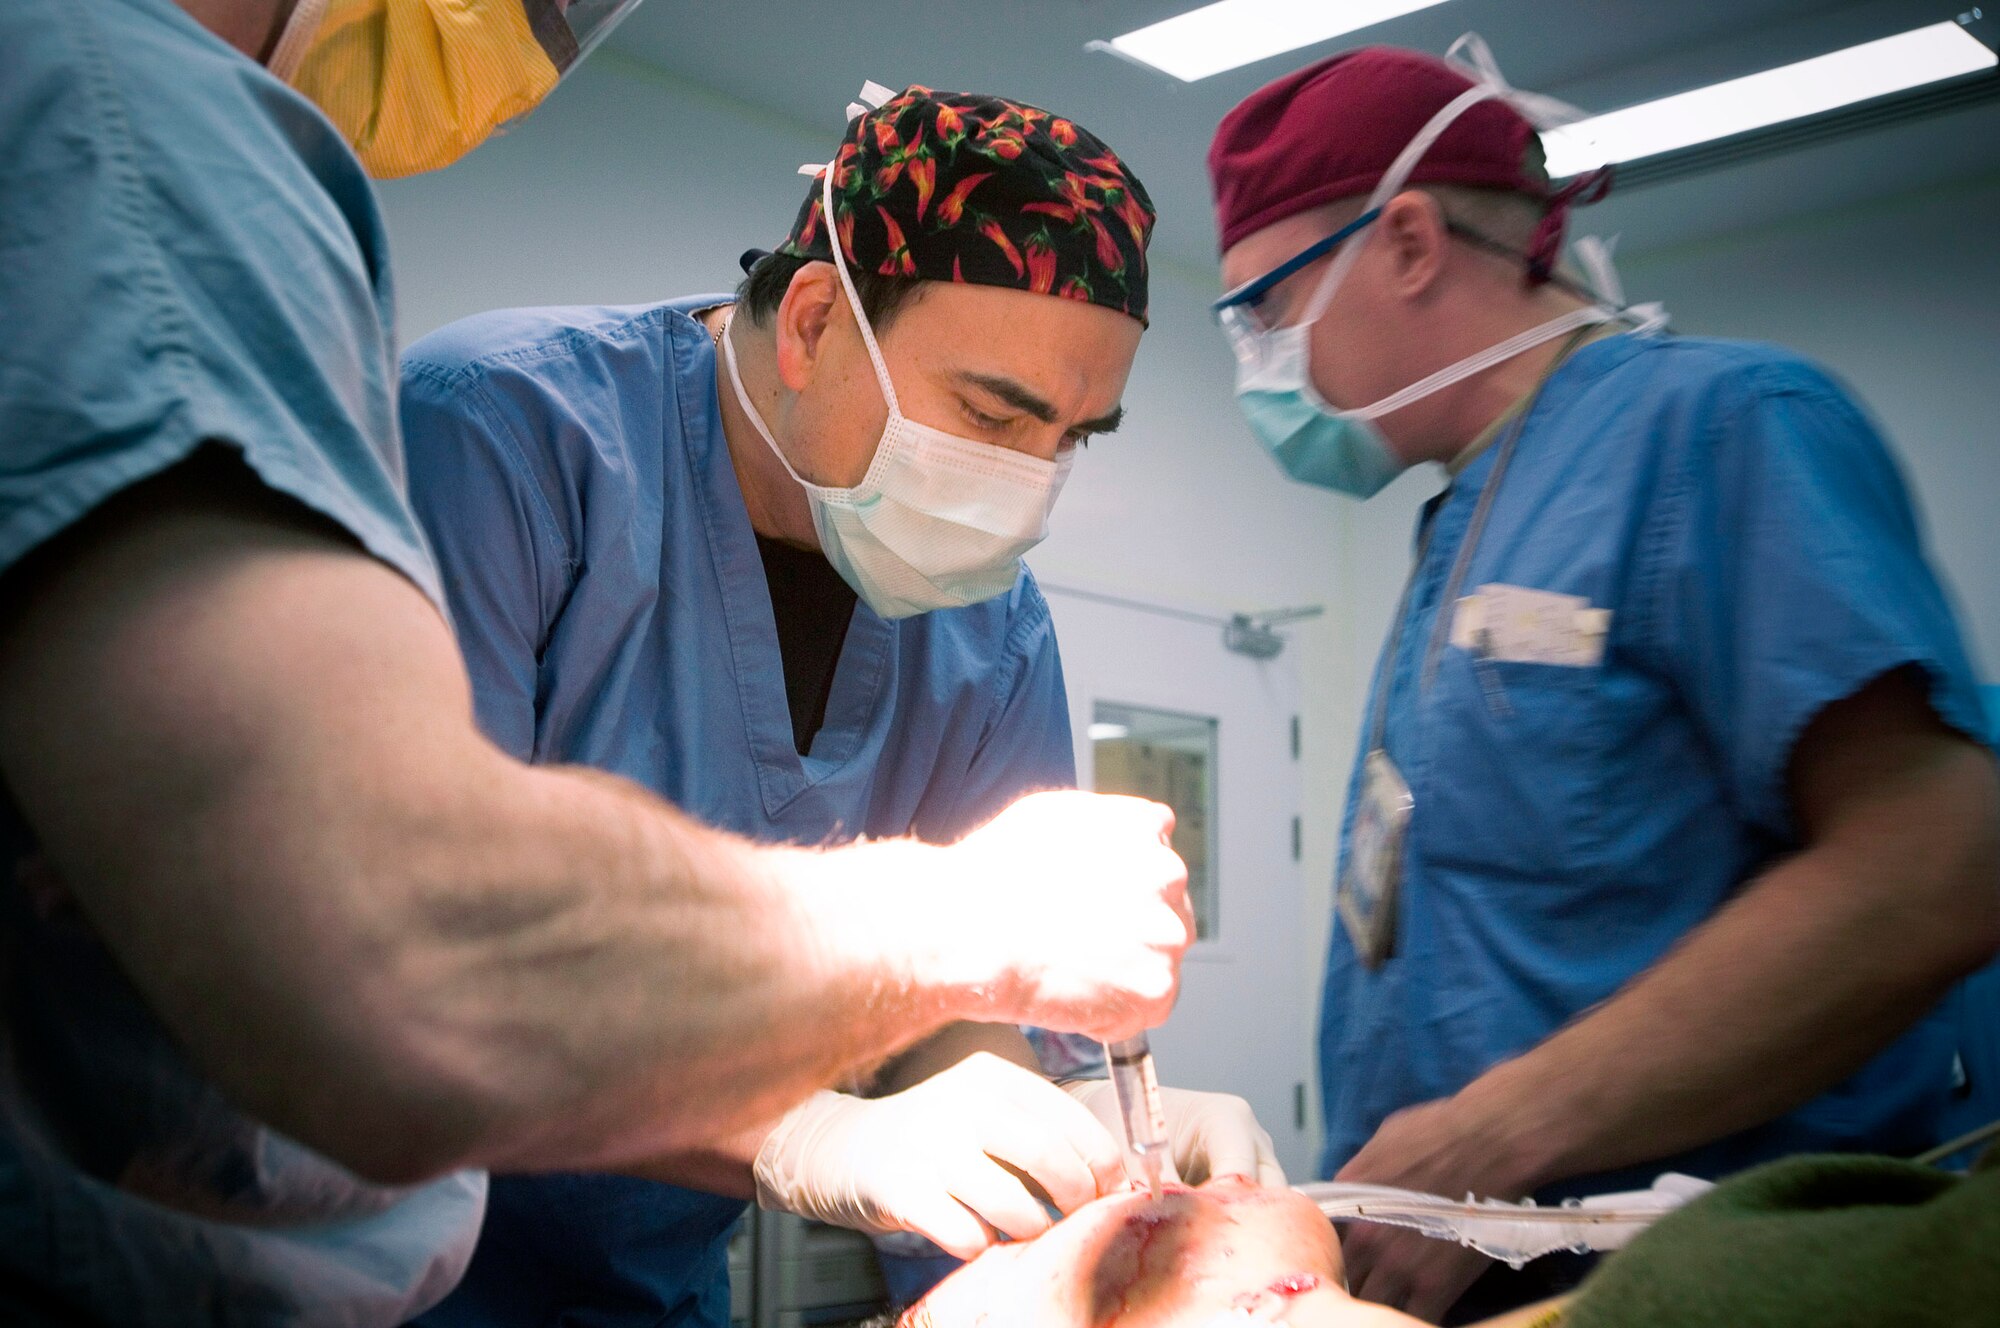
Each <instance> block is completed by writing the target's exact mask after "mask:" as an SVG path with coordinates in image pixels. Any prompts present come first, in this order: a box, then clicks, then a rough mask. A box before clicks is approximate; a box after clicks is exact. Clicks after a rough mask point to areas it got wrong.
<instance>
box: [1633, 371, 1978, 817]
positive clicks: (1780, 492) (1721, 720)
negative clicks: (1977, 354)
mask: <svg viewBox="0 0 2000 1328" xmlns="http://www.w3.org/2000/svg"><path fill="white" fill-rule="evenodd" d="M1731 386H1732V388H1733V389H1735V390H1727V391H1723V392H1719V393H1718V395H1717V400H1716V403H1715V405H1714V407H1713V413H1712V414H1711V416H1710V424H1709V427H1708V429H1707V432H1706V436H1697V437H1695V438H1694V439H1693V440H1692V443H1691V447H1690V450H1689V452H1688V455H1687V457H1686V466H1685V469H1684V471H1683V473H1682V474H1681V475H1680V476H1679V477H1678V478H1677V479H1675V480H1670V482H1669V484H1668V486H1667V488H1666V496H1665V498H1664V500H1663V504H1662V510H1663V511H1664V512H1666V513H1667V515H1668V519H1667V520H1666V521H1665V522H1663V523H1661V524H1660V525H1659V526H1657V527H1656V528H1655V530H1654V531H1653V532H1652V538H1653V540H1654V547H1655V550H1656V551H1657V552H1658V553H1660V554H1661V556H1660V557H1659V558H1658V559H1657V561H1656V562H1655V564H1654V576H1655V579H1656V583H1657V584H1656V586H1655V590H1656V592H1657V594H1658V599H1659V604H1660V606H1661V612H1660V613H1659V617H1658V619H1657V623H1656V628H1657V631H1658V635H1659V641H1660V648H1661V650H1662V651H1663V652H1664V653H1665V654H1666V655H1667V657H1668V658H1669V659H1670V660H1672V661H1673V667H1674V672H1675V676H1676V679H1677V682H1678V683H1679V685H1680V688H1681V690H1682V693H1683V697H1684V700H1685V702H1686V703H1687V704H1688V705H1689V706H1690V707H1691V708H1692V710H1693V711H1694V713H1695V714H1696V716H1697V719H1698V722H1699V725H1700V727H1701V729H1702V731H1703V733H1704V735H1705V736H1706V738H1707V740H1708V742H1709V744H1710V747H1711V750H1713V751H1714V752H1716V753H1717V754H1718V759H1719V760H1720V761H1721V762H1722V763H1723V764H1724V766H1725V769H1726V778H1727V781H1728V784H1729V787H1730V789H1731V792H1732V794H1733V798H1734V801H1735V803H1736V805H1737V807H1738V808H1739V810H1740V811H1741V813H1742V814H1743V815H1744V816H1745V818H1746V819H1747V820H1748V821H1749V822H1750V823H1751V824H1753V825H1755V826H1756V827H1757V828H1758V829H1759V830H1760V831H1762V832H1763V833H1765V834H1767V835H1769V836H1771V837H1773V838H1774V839H1775V840H1778V841H1780V842H1789V841H1793V840H1795V838H1796V833H1795V826H1794V822H1793V815H1792V808H1791V805H1790V798H1789V793H1788V782H1787V781H1788V768H1789V765H1790V762H1791V755H1792V750H1793V748H1794V746H1795V745H1796V743H1797V741H1798V738H1799V735H1800V734H1801V732H1802V731H1803V730H1804V729H1805V727H1806V725H1807V724H1809V723H1810V722H1811V721H1812V719H1813V717H1814V716H1815V715H1817V714H1818V713H1819V712H1820V711H1821V710H1822V709H1824V708H1825V707H1826V706H1828V705H1830V704H1832V703H1833V702H1835V701H1839V700H1842V699H1844V698H1846V697H1848V696H1851V695H1853V694H1854V693H1855V692H1857V691H1859V690H1860V689H1861V688H1862V687H1864V686H1866V685H1867V684H1868V683H1869V682H1871V681H1873V680H1874V679H1876V678H1878V677H1880V676H1882V675H1883V674H1886V673H1889V672H1891V671H1893V670H1895V669H1897V668H1900V667H1903V666H1916V667H1918V668H1921V669H1922V670H1923V672H1924V674H1925V676H1926V677H1927V679H1928V681H1929V685H1930V701H1931V705H1932V706H1933V707H1934V708H1935V710H1936V711H1937V714H1938V716H1939V717H1940V718H1941V719H1942V720H1943V721H1944V722H1945V723H1946V724H1949V725H1950V726H1952V727H1953V728H1956V729H1959V730H1961V731H1962V732H1964V733H1966V734H1967V735H1968V736H1970V737H1972V738H1974V739H1981V738H1982V737H1983V734H1982V717H1981V715H1980V709H1979V700H1978V695H1977V692H1976V689H1975V688H1974V685H1973V674H1972V670H1971V666H1970V664H1969V662H1968V660H1967V657H1966V652H1965V648H1964V645H1963V642H1962V640H1961V638H1960V635H1959V631H1958V626H1957V623H1956V622H1955V621H1954V618H1953V615H1952V609H1951V605H1950V602H1949V600H1948V598H1947V596H1946V593H1945V590H1944V587H1943V586H1942V585H1941V584H1940V583H1939V581H1938V577H1937V574H1936V572H1935V571H1934V570H1933V568H1932V567H1931V565H1930V562H1929V560H1928V558H1927V557H1926V556H1925V552H1924V548H1923V540H1922V535H1921V532H1920V530H1919V527H1918V523H1917V518H1916V514H1915V512H1914V510H1913V509H1912V507H1911V503H1910V499H1909V495H1908V492H1907V489H1906V487H1905V485H1904V482H1903V477H1902V475H1901V473H1900V472H1899V470H1898V469H1897V466H1896V463H1895V461H1894V459H1893V458H1892V457H1891V455H1890V453H1889V449H1888V447H1887V446H1886V445H1885V443H1884V442H1883V440H1882V438H1881V436H1880V434H1879V433H1878V432H1877V431H1876V429H1875V427H1874V425H1873V424H1872V423H1871V422H1870V421H1869V420H1868V418H1867V417H1866V416H1865V415H1864V414H1863V413H1862V411H1861V409H1860V408H1859V407H1858V406H1857V404H1856V403H1855V402H1854V401H1853V400H1852V399H1851V398H1850V397H1849V396H1848V395H1847V394H1846V393H1845V392H1844V391H1843V390H1842V389H1841V388H1840V387H1839V386H1838V385H1837V384H1835V383H1834V382H1833V381H1831V380H1830V379H1829V378H1828V377H1827V376H1826V375H1825V374H1823V373H1821V372H1819V371H1818V370H1815V369H1812V368H1810V367H1808V366H1805V365H1802V364H1799V363H1797V362H1789V363H1781V364H1766V365H1763V366H1760V367H1759V368H1758V369H1756V370H1754V371H1751V372H1749V373H1748V374H1746V375H1745V376H1744V379H1743V380H1741V381H1738V382H1736V383H1734V384H1732V385H1731Z"/></svg>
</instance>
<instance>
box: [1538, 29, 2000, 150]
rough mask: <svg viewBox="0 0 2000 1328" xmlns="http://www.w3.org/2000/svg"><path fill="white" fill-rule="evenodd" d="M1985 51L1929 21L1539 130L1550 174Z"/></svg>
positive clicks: (1854, 92) (1705, 137) (1868, 88)
mask: <svg viewBox="0 0 2000 1328" xmlns="http://www.w3.org/2000/svg"><path fill="white" fill-rule="evenodd" d="M1996 60H2000V57H1996V56H1995V55H1994V53H1993V52H1992V51H1990V50H1988V49H1987V48H1986V46H1985V44H1984V43H1982V42H1981V41H1980V40H1979V39H1978V38H1976V37H1974V36H1973V35H1972V34H1971V33H1969V32H1967V31H1966V30H1965V29H1964V28H1962V27H1960V26H1959V25H1958V24H1957V23H1954V22H1950V21H1947V22H1943V23H1933V24H1931V25H1930V26H1929V27H1924V28H1915V29H1912V30H1911V31H1909V32H1903V33H1898V34H1897V35H1896V36H1893V37H1883V38H1881V39H1879V40H1877V41H1871V42H1863V43H1862V44H1861V45H1859V46H1850V47H1848V48H1847V49H1846V50H1841V51H1834V52H1832V53H1830V54H1827V55H1821V56H1815V57H1814V58H1812V59H1810V60H1801V61H1799V62H1798V63H1796V64H1789V65H1781V66H1779V67H1778V68H1776V69H1767V70H1765V71H1764V72H1762V73H1760V74H1748V75H1745V76H1744V77H1742V78H1733V79H1730V80H1728V81H1727V82H1723V83H1712V84H1710V85H1709V86H1707V87H1705V88H1696V89H1694V90H1693V91H1690V92H1681V93H1676V94H1675V95H1673V96H1671V97H1662V98H1660V99H1659V100H1657V101H1649V102H1643V103H1641V104H1640V105H1637V106H1628V107H1626V108H1625V109H1624V110H1622V111H1612V112H1610V113H1609V114H1607V115H1600V116H1596V117H1594V118H1592V119H1589V120H1580V121H1578V122H1577V123H1575V124H1573V125H1566V126H1564V127H1563V128H1561V129H1556V130H1552V131H1550V132H1548V133H1545V134H1543V135H1542V145H1543V147H1544V148H1545V149H1546V150H1547V152H1548V167H1549V174H1550V175H1551V176H1554V177H1555V178H1557V179H1561V178H1563V177H1564V176H1570V175H1576V174H1578V173H1580V172H1582V171H1590V170H1596V169H1597V168H1598V167H1600V166H1604V165H1607V164H1610V163H1613V162H1624V161H1637V160H1639V159H1640V158H1642V157H1652V156H1657V155H1659V154H1660V153H1662V152H1673V151H1675V150H1677V149H1679V148H1685V147H1692V146H1693V145H1695V144H1696V143H1706V142H1708V141H1710V140H1711V139H1717V138H1727V137H1729V136H1730V135H1732V134H1742V133H1747V132H1749V131H1750V130H1753V129H1764V128H1767V127H1769V126H1771V125H1775V124H1783V123H1784V122H1786V121H1787V120H1797V119H1800V118H1802V117H1804V116H1808V115H1819V114H1823V113H1824V112H1827V111H1832V110H1837V109H1839V108H1840V107H1842V106H1851V105H1853V104H1854V103H1856V102H1862V101H1868V100H1871V99H1873V98H1875V97H1886V96H1889V95H1890V94H1892V93H1897V92H1904V91H1907V90H1908V89H1910V88H1917V87H1922V86H1924V85H1925V84H1927V83H1935V82H1938V81H1939V80H1941V79H1947V78H1957V77H1960V76H1962V75H1965V74H1973V73H1977V72H1979V71H1980V70H1982V69H1991V68H1993V66H1994V64H1995V63H1996Z"/></svg>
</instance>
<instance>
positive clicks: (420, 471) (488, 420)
mask: <svg viewBox="0 0 2000 1328" xmlns="http://www.w3.org/2000/svg"><path fill="white" fill-rule="evenodd" d="M401 410H402V421H403V436H404V438H405V439H407V440H408V446H409V456H410V462H409V465H410V503H411V505H412V506H413V507H415V508H416V512H417V516H418V518H419V519H420V520H421V521H422V522H423V526H424V530H425V532H426V533H427V534H428V535H429V537H430V541H431V546H432V548H433V549H434V550H436V553H437V559H438V568H439V571H440V573H441V574H442V576H443V578H444V586H445V593H446V595H447V596H448V597H449V600H450V604H451V615H452V620H453V622H454V624H455V625H456V627H457V630H458V644H459V650H460V652H461V653H462V654H463V655H464V657H465V665H466V669H467V671H468V672H469V673H470V674H471V676H472V692H473V706H474V709H475V712H476V714H477V716H478V720H479V727H480V729H481V730H482V731H483V732H484V733H485V734H486V736H487V737H489V738H491V739H492V740H493V742H494V743H495V745H497V746H498V747H500V748H501V749H502V750H503V751H505V752H507V753H508V754H509V755H510V756H513V757H515V758H516V759H518V760H522V761H528V760H532V759H534V758H535V757H536V756H537V755H538V753H537V752H536V750H535V694H536V685H537V679H538V677H539V672H540V658H541V648H542V643H543V641H544V640H545V639H546V636H547V631H548V625H549V624H550V623H552V622H553V621H554V617H555V613H556V610H557V607H558V606H559V605H560V604H561V602H562V595H563V593H564V588H565V587H566V586H567V584H568V577H569V573H570V570H571V562H570V560H569V559H568V558H567V557H566V556H565V554H564V551H563V549H564V546H563V541H562V538H561V535H560V532H559V530H558V528H557V526H556V523H555V518H554V516H553V514H552V511H551V509H550V507H549V505H548V500H547V498H546V496H545V495H544V494H543V493H542V491H541V489H540V488H539V486H538V485H537V484H536V482H535V479H534V477H533V475H532V473H531V471H530V468H529V466H528V464H527V461H526V458H525V455H524V453H523V451H522V449H521V445H520V441H519V437H518V434H517V432H516V427H517V423H518V422H517V421H515V420H514V419H512V418H511V417H510V416H509V414H508V413H507V412H506V411H504V410H503V409H502V408H501V407H500V406H499V405H497V404H496V403H495V401H494V400H493V397H492V395H491V394H490V393H488V392H487V391H486V390H485V387H484V384H483V382H482V380H481V379H480V378H479V377H478V376H477V374H476V372H474V371H470V370H453V369H448V368H444V367H441V366H436V365H431V364H428V363H425V362H423V361H418V360H413V359H408V358H406V359H405V361H404V364H403V392H402V401H401Z"/></svg>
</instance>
